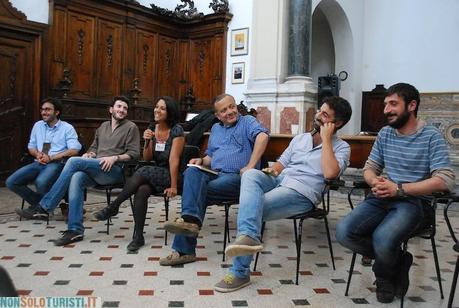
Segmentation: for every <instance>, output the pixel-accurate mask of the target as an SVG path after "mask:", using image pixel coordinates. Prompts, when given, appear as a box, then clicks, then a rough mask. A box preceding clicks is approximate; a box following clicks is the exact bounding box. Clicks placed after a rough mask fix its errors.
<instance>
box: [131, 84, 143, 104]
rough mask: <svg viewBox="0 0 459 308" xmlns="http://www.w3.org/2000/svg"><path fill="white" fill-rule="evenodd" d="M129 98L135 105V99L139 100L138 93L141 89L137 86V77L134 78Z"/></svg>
mask: <svg viewBox="0 0 459 308" xmlns="http://www.w3.org/2000/svg"><path fill="white" fill-rule="evenodd" d="M130 92H131V98H132V101H133V103H134V105H137V101H138V100H139V96H140V93H142V90H141V89H140V88H139V78H135V79H134V87H133V88H132V89H131V91H130Z"/></svg>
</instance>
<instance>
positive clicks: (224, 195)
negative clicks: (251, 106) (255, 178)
mask: <svg viewBox="0 0 459 308" xmlns="http://www.w3.org/2000/svg"><path fill="white" fill-rule="evenodd" d="M214 109H215V116H216V117H217V118H218V119H219V120H220V122H221V123H216V124H214V125H213V126H212V130H211V132H210V138H209V144H208V148H207V151H206V156H205V157H204V158H196V159H192V160H191V161H190V163H192V164H197V165H202V166H204V167H208V168H211V169H213V170H215V171H217V172H218V175H215V174H212V173H208V172H205V171H202V170H200V169H198V168H194V167H189V168H187V169H186V170H185V173H184V184H183V194H182V217H181V218H177V219H176V220H175V221H169V222H166V224H165V226H164V227H165V229H166V230H167V231H169V232H172V233H176V236H175V238H174V244H173V245H172V248H173V249H174V251H173V252H172V253H171V254H170V255H169V256H167V257H165V258H162V259H161V260H160V261H159V263H160V264H161V265H176V264H183V263H189V262H194V261H195V260H196V252H195V249H196V243H197V241H196V237H197V236H198V233H199V230H200V228H201V226H202V222H203V220H204V216H205V213H206V208H207V206H208V205H210V204H215V203H218V202H221V201H229V200H234V199H236V200H237V199H238V197H239V189H240V184H241V175H242V174H243V173H244V172H246V171H247V170H249V169H253V168H259V166H260V158H261V155H262V154H263V152H264V151H265V148H266V145H267V144H268V138H269V137H268V134H267V129H266V128H264V127H263V126H262V125H261V124H260V123H259V122H258V121H257V120H256V119H255V118H254V117H252V116H241V115H240V114H239V113H238V111H237V105H236V102H235V100H234V98H233V97H232V96H231V95H228V94H222V95H220V96H218V97H216V98H215V101H214Z"/></svg>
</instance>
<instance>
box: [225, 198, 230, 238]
mask: <svg viewBox="0 0 459 308" xmlns="http://www.w3.org/2000/svg"><path fill="white" fill-rule="evenodd" d="M230 207H231V204H228V205H225V215H226V211H227V212H228V215H227V217H228V219H226V221H227V224H228V228H226V235H227V236H226V238H227V240H228V243H230V242H231V236H230V230H229V208H230ZM226 208H228V209H226Z"/></svg>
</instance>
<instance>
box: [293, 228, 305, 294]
mask: <svg viewBox="0 0 459 308" xmlns="http://www.w3.org/2000/svg"><path fill="white" fill-rule="evenodd" d="M303 220H304V219H300V223H299V225H298V228H299V230H296V219H294V220H293V221H294V223H293V224H294V228H295V246H296V280H295V284H296V285H298V276H299V274H300V261H301V238H302V235H303Z"/></svg>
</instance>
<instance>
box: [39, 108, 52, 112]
mask: <svg viewBox="0 0 459 308" xmlns="http://www.w3.org/2000/svg"><path fill="white" fill-rule="evenodd" d="M53 110H54V108H40V112H43V111H53Z"/></svg>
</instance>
